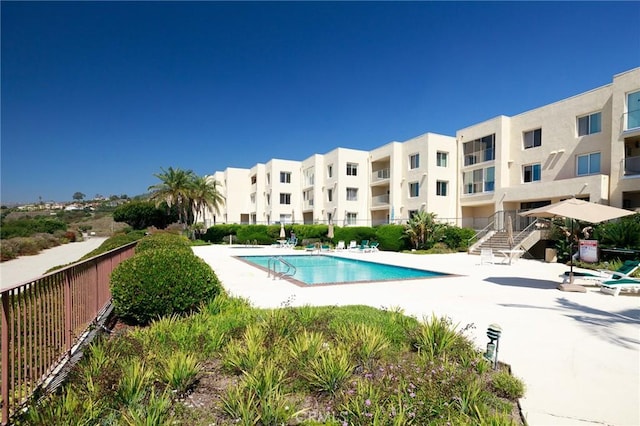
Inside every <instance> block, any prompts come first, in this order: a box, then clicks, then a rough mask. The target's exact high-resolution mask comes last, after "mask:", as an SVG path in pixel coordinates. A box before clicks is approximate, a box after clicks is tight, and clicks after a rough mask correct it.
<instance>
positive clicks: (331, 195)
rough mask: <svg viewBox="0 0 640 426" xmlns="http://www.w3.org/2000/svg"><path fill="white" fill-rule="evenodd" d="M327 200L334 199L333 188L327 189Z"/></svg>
mask: <svg viewBox="0 0 640 426" xmlns="http://www.w3.org/2000/svg"><path fill="white" fill-rule="evenodd" d="M327 201H329V202H332V201H333V189H327Z"/></svg>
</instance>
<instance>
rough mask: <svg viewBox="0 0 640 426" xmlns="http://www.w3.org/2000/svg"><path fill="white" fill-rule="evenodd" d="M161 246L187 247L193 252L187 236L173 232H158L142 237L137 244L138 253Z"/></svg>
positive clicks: (169, 247) (179, 248) (180, 248)
mask: <svg viewBox="0 0 640 426" xmlns="http://www.w3.org/2000/svg"><path fill="white" fill-rule="evenodd" d="M161 248H168V249H174V250H182V249H186V250H188V251H189V252H191V243H190V242H189V239H188V238H187V237H183V236H181V235H176V234H171V233H169V232H157V233H154V234H151V235H147V236H146V237H144V238H142V239H141V240H140V241H139V242H138V245H137V246H136V253H142V252H145V251H148V250H157V249H161Z"/></svg>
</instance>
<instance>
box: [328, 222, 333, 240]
mask: <svg viewBox="0 0 640 426" xmlns="http://www.w3.org/2000/svg"><path fill="white" fill-rule="evenodd" d="M327 238H329V239H333V223H330V224H329V230H328V231H327Z"/></svg>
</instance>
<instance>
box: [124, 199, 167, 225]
mask: <svg viewBox="0 0 640 426" xmlns="http://www.w3.org/2000/svg"><path fill="white" fill-rule="evenodd" d="M163 204H164V203H163ZM164 207H165V208H162V207H156V205H155V204H154V203H153V202H150V201H134V202H131V203H127V204H123V205H121V206H118V207H116V209H115V210H114V211H113V220H115V221H116V222H124V223H126V224H127V225H129V226H130V227H132V228H133V229H146V228H148V227H150V226H155V227H156V228H159V229H164V228H166V227H167V225H168V224H170V223H173V222H175V221H176V219H177V214H176V212H175V209H170V208H168V207H167V206H166V204H165V205H164ZM172 210H173V211H172Z"/></svg>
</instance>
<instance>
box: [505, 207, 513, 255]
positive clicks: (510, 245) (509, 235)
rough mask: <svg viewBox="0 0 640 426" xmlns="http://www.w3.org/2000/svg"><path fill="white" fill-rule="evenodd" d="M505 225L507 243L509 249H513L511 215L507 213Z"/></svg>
mask: <svg viewBox="0 0 640 426" xmlns="http://www.w3.org/2000/svg"><path fill="white" fill-rule="evenodd" d="M505 227H506V228H507V243H508V244H509V250H513V244H514V242H513V220H512V219H511V215H507V224H506V225H505Z"/></svg>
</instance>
